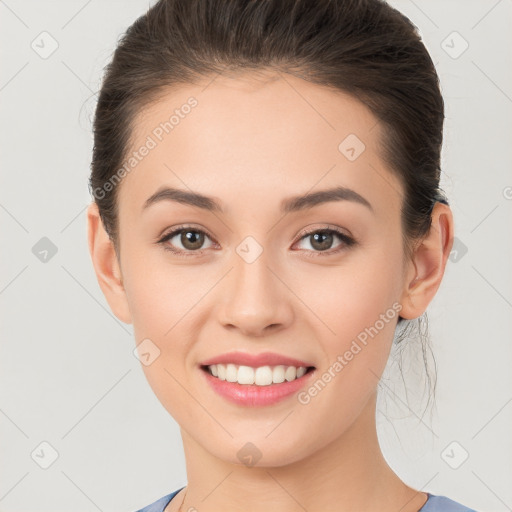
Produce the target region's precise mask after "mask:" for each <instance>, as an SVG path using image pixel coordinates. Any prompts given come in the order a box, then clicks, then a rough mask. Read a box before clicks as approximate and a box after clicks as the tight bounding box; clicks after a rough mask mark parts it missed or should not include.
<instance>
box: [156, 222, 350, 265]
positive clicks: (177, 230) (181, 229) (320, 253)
mask: <svg viewBox="0 0 512 512" xmlns="http://www.w3.org/2000/svg"><path fill="white" fill-rule="evenodd" d="M186 231H192V232H194V233H200V234H203V235H206V236H207V237H208V238H210V239H211V240H212V241H215V239H214V238H213V237H212V236H211V235H210V234H209V233H208V232H207V231H204V230H202V229H197V228H195V227H193V226H178V227H177V228H175V229H173V230H172V231H170V232H169V233H167V234H165V235H164V236H163V237H162V238H160V239H159V240H158V241H157V244H161V245H162V246H163V248H164V250H166V251H170V252H172V253H173V254H175V255H176V256H179V257H184V258H188V257H190V256H197V255H198V254H199V255H200V254H202V252H203V251H204V250H197V251H183V250H181V249H178V250H177V249H172V248H171V247H170V246H169V245H167V244H166V242H167V241H168V240H171V239H172V238H174V237H175V236H176V235H177V234H179V233H182V232H186ZM316 233H324V234H325V233H327V234H331V233H334V234H335V235H337V236H338V238H339V239H340V240H341V242H342V244H341V245H340V246H339V247H338V248H337V249H335V250H327V251H308V250H306V252H310V253H311V252H312V254H310V255H309V256H308V257H314V258H316V257H318V256H332V255H333V254H337V253H339V252H341V251H343V250H344V249H346V248H349V247H352V246H354V245H356V244H357V242H356V240H355V239H354V238H352V237H350V236H348V235H346V234H345V233H343V232H342V231H341V230H339V229H337V228H335V227H331V226H329V227H328V226H326V227H323V228H317V229H313V230H310V231H306V232H304V233H301V236H300V238H299V240H298V242H300V241H301V240H302V239H304V238H307V237H308V236H311V235H314V234H316Z"/></svg>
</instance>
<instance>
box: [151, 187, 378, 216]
mask: <svg viewBox="0 0 512 512" xmlns="http://www.w3.org/2000/svg"><path fill="white" fill-rule="evenodd" d="M161 201H175V202H178V203H182V204H186V205H190V206H195V207H197V208H201V209H203V210H206V211H210V212H220V213H223V212H224V210H223V209H222V206H221V205H220V203H218V202H217V201H216V200H215V199H214V198H213V197H208V196H205V195H203V194H199V193H198V192H191V191H188V190H183V189H178V188H172V187H163V188H160V189H159V190H157V191H156V192H155V193H154V194H153V195H152V196H150V197H149V198H148V199H147V200H146V202H145V203H144V205H143V207H142V209H143V210H145V209H146V208H148V207H149V206H151V205H152V204H155V203H158V202H161ZM331 201H351V202H355V203H358V204H361V205H363V206H365V207H366V208H368V209H369V210H370V211H372V212H373V211H374V210H373V207H372V205H371V204H370V203H369V201H368V200H366V199H365V198H364V197H363V196H361V195H360V194H358V193H357V192H356V191H355V190H352V189H350V188H346V187H341V186H339V187H334V188H330V189H326V190H320V191H318V192H312V193H308V194H305V195H301V196H295V197H290V198H288V199H285V200H283V201H282V202H281V210H282V211H283V212H285V213H290V212H298V211H302V210H307V209H308V208H312V207H314V206H317V205H320V204H323V203H328V202H331Z"/></svg>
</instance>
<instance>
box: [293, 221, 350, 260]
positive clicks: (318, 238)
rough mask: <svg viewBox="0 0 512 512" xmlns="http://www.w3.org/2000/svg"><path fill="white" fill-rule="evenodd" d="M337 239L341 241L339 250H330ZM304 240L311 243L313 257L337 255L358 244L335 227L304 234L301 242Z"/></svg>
mask: <svg viewBox="0 0 512 512" xmlns="http://www.w3.org/2000/svg"><path fill="white" fill-rule="evenodd" d="M336 238H338V240H340V243H339V244H338V246H337V247H338V248H337V249H335V250H329V249H331V247H332V245H333V243H334V240H335V239H336ZM302 240H306V241H309V245H310V246H311V247H312V251H313V254H311V255H312V256H329V255H332V254H337V253H338V252H340V251H342V250H343V249H345V248H348V247H351V246H353V245H355V244H356V241H355V240H354V239H353V238H352V237H350V236H349V235H347V234H345V233H343V232H342V231H341V230H339V229H338V228H334V227H326V228H322V229H316V230H310V231H307V232H306V233H302V236H301V238H300V240H299V242H300V241H302ZM323 253H325V254H323Z"/></svg>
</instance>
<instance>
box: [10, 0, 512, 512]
mask: <svg viewBox="0 0 512 512" xmlns="http://www.w3.org/2000/svg"><path fill="white" fill-rule="evenodd" d="M151 3H153V2H151ZM390 3H391V4H392V5H393V6H395V7H397V8H398V9H399V10H401V11H402V12H403V13H404V14H406V15H407V16H408V17H409V18H410V19H411V20H412V21H413V22H414V23H415V24H416V25H417V26H418V28H419V30H420V32H421V34H422V36H423V39H424V42H425V44H426V45H427V47H428V49H429V51H430V52H431V55H432V58H433V60H434V62H435V63H436V66H437V69H438V72H439V75H440V77H441V83H442V89H443V94H444V97H445V101H446V117H447V119H446V124H445V145H444V149H443V171H444V175H443V183H442V185H443V187H444V189H445V191H446V192H447V194H448V197H449V199H450V201H451V205H452V208H453V212H454V216H455V223H456V236H457V240H456V251H454V252H453V253H452V255H451V258H450V259H451V261H450V262H449V264H448V268H447V271H446V275H445V278H444V281H443V284H442V286H441V288H440V290H439V292H438V295H437V296H436V298H435V299H434V302H433V303H432V305H431V307H430V308H429V320H430V331H431V334H432V340H433V348H434V352H435V357H436V362H437V369H438V377H439V380H438V385H437V400H436V407H435V409H434V411H433V415H432V418H431V419H430V416H429V415H428V414H427V415H425V416H423V417H421V413H422V412H421V411H422V408H420V407H415V406H414V404H415V403H416V402H415V399H414V398H412V399H411V400H410V403H409V405H408V404H407V402H406V400H405V399H404V395H403V393H402V392H400V390H399V387H397V386H398V383H399V381H400V375H399V374H398V373H397V372H396V371H395V369H394V368H395V366H396V365H395V364H393V363H392V360H390V364H389V366H388V368H387V370H386V375H385V377H384V378H383V380H382V383H381V389H382V391H384V392H385V393H383V394H382V395H381V396H384V395H385V404H384V405H381V406H379V415H378V428H379V438H380V440H381V443H382V449H383V451H384V455H385V456H386V458H387V460H388V461H389V463H390V465H391V466H392V467H393V469H394V470H395V471H396V472H397V473H398V474H399V475H400V476H401V478H402V479H403V480H405V481H406V482H407V483H408V484H409V485H412V486H414V487H416V488H418V489H423V490H427V491H430V492H432V493H435V494H444V495H447V496H449V497H451V498H452V499H456V500H457V501H461V502H462V503H464V504H466V505H468V506H472V507H473V508H475V509H477V510H478V511H481V512H491V511H493V512H495V511H496V512H497V511H500V512H501V511H506V510H512V486H511V485H510V481H511V474H512V468H511V465H512V462H511V461H512V437H511V436H510V431H511V423H512V403H511V401H512V386H511V380H512V377H511V371H510V365H511V361H512V357H511V351H512V348H511V347H512V344H511V343H510V342H511V331H512V328H511V327H512V314H511V313H512V271H511V262H512V258H511V256H512V237H511V232H512V230H511V226H512V223H511V220H512V172H511V161H512V155H511V153H512V150H511V146H512V144H511V141H512V137H511V131H512V130H511V124H512V122H511V119H512V117H511V113H512V66H511V63H512V62H511V48H512V45H511V36H510V33H511V19H512V1H511V0H500V1H496V0H493V1H483V0H481V1H474V0H473V1H468V0H464V1H462V0H460V1H453V0H452V1H446V0H435V1H433V0H429V1H426V0H424V1H420V0H416V1H414V2H413V1H411V0H394V1H392V2H390ZM148 5H149V4H148V2H147V0H137V1H135V0H131V1H113V0H109V1H99V0H89V1H85V0H73V1H70V0H67V1H64V0H59V1H56V0H54V1H48V0H47V1H21V0H6V1H0V40H1V46H0V48H1V49H0V51H1V62H2V66H1V77H0V111H1V114H0V116H1V117H0V119H1V127H0V129H1V132H0V133H1V142H2V144H1V151H2V154H1V164H2V165H1V172H2V187H1V189H0V220H1V227H2V250H1V251H0V258H1V267H0V303H1V304H0V305H1V345H0V347H1V355H0V379H1V381H0V457H1V463H0V511H9V512H16V511H29V510H30V511H33V512H39V511H41V512H42V511H50V510H51V511H53V512H61V511H62V512H63V511H69V510H74V511H77V512H78V511H84V512H85V511H96V510H100V511H104V512H107V511H127V512H129V511H134V510H136V509H137V508H138V507H141V506H143V505H146V504H148V503H150V502H151V501H153V500H155V499H157V498H159V497H161V496H163V495H164V494H167V493H169V492H171V491H173V490H175V489H177V488H178V487H181V486H182V485H184V484H185V483H186V474H185V466H184V457H183V451H182V447H181V438H180V436H179V429H178V427H177V425H176V423H175V422H174V420H173V419H172V418H171V417H170V416H169V414H168V413H167V412H166V411H165V410H164V409H163V407H162V406H161V405H160V403H159V402H158V400H157V399H156V397H155V396H154V395H153V392H152V390H151V389H150V387H149V385H148V384H147V382H146V380H145V377H144V375H143V372H142V369H141V367H140V363H139V361H138V360H137V359H136V358H135V357H134V355H133V349H134V347H135V340H134V339H133V335H132V328H131V326H128V325H125V324H122V323H121V322H119V321H118V320H117V319H116V318H115V317H113V316H112V314H111V313H110V310H109V308H108V305H107V303H106V301H105V299H104V297H103V295H102V293H101V290H100V288H99V286H98V284H97V282H96V278H95V275H94V272H93V268H92V264H91V261H90V257H89V253H88V249H87V240H86V217H85V209H86V206H87V205H88V203H89V201H90V196H89V192H88V189H87V178H88V173H89V163H90V158H91V149H92V136H91V119H92V114H93V111H94V106H95V101H96V92H97V90H98V88H99V85H100V77H101V74H102V68H103V67H104V66H105V65H106V64H107V62H108V61H109V59H110V57H111V54H112V52H113V49H114V48H115V45H116V41H117V40H118V38H119V37H120V35H121V34H122V32H123V31H124V30H125V29H126V28H127V27H128V26H129V25H130V24H131V23H132V22H133V21H135V19H136V18H137V17H138V16H139V15H141V14H143V12H144V11H145V10H146V8H147V7H148ZM43 31H46V32H48V34H49V35H40V34H41V33H42V32H43ZM454 31H455V32H457V33H458V34H460V35H457V34H453V32H454ZM54 41H55V42H54ZM465 41H467V43H468V44H469V47H468V48H467V49H466V50H465V51H464V52H463V53H461V52H462V50H463V49H464V47H465ZM52 44H53V45H55V44H58V48H57V49H56V50H55V51H54V52H53V53H52V54H51V55H46V54H44V52H49V51H50V50H51V49H52ZM43 237H46V238H48V239H49V240H50V241H51V243H49V241H48V240H42V241H41V239H42V238H43ZM53 246H54V249H53V250H54V251H55V249H56V250H57V252H56V253H55V254H53V253H52V247H53ZM34 247H35V249H34ZM44 250H48V251H49V252H48V253H47V254H46V261H41V259H40V258H41V257H43V255H44V254H45V253H44V252H41V251H44ZM412 346H413V345H412V344H411V347H412ZM419 368H421V364H420V365H419ZM409 377H410V380H408V381H407V382H408V385H410V382H412V381H413V380H414V375H411V376H409ZM409 377H408V379H409ZM411 387H413V386H412V384H411ZM380 411H385V412H386V414H383V413H381V412H380ZM43 442H45V443H49V445H50V446H49V445H48V444H43V445H41V443H43ZM54 450H55V451H56V452H57V453H58V457H57V458H56V460H54V461H53V458H52V454H54V453H55V452H54ZM466 456H467V459H466V460H464V458H465V457H466ZM42 466H48V467H47V468H46V469H44V468H43V467H42Z"/></svg>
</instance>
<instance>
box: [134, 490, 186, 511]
mask: <svg viewBox="0 0 512 512" xmlns="http://www.w3.org/2000/svg"><path fill="white" fill-rule="evenodd" d="M181 489H183V487H181V488H180V489H178V490H177V491H174V492H171V494H167V495H165V496H164V497H162V498H160V499H159V500H156V501H154V502H153V503H151V504H150V505H147V506H146V507H144V508H141V509H139V510H137V512H163V511H164V509H165V507H166V506H167V505H168V504H169V502H170V501H171V500H172V499H173V498H174V496H176V494H178V493H179V492H180V491H181Z"/></svg>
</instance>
